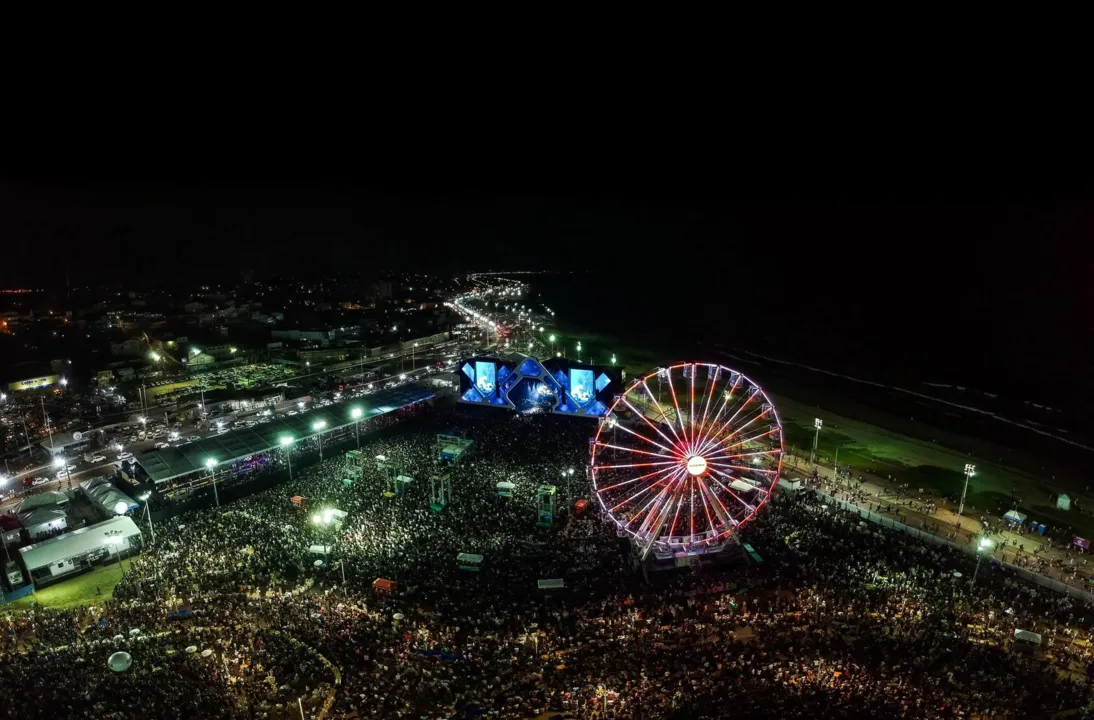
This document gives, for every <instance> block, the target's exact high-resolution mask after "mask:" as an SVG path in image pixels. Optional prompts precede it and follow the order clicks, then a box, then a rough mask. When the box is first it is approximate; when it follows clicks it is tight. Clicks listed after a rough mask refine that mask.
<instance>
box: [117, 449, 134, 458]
mask: <svg viewBox="0 0 1094 720" xmlns="http://www.w3.org/2000/svg"><path fill="white" fill-rule="evenodd" d="M131 457H133V453H131V452H128V451H126V452H123V453H118V459H119V460H128V459H129V458H131Z"/></svg>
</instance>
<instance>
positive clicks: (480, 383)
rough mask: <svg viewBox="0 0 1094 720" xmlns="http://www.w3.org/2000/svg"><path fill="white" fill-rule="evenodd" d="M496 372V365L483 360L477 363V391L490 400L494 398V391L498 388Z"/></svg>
mask: <svg viewBox="0 0 1094 720" xmlns="http://www.w3.org/2000/svg"><path fill="white" fill-rule="evenodd" d="M495 372H496V368H495V365H494V363H492V362H483V361H482V360H476V361H475V389H476V390H478V391H479V393H481V394H482V396H483V397H485V398H487V399H488V400H489V399H492V398H493V397H494V391H495V390H497V387H498V381H497V376H496V375H495Z"/></svg>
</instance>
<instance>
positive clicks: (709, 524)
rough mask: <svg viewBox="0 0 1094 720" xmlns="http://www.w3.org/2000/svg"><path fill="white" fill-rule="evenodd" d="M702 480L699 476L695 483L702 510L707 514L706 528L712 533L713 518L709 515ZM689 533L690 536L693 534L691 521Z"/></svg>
mask: <svg viewBox="0 0 1094 720" xmlns="http://www.w3.org/2000/svg"><path fill="white" fill-rule="evenodd" d="M702 482H703V481H702V479H701V478H695V484H696V485H698V486H699V499H700V500H702V501H703V512H704V514H706V516H707V529H708V530H710V532H711V533H714V532H715V530H714V519H713V518H712V517H711V516H710V504H709V503H708V502H707V495H706V492H705V491H704V488H703V485H702ZM692 496H693V499H694V489H693V490H692ZM691 534H692V537H694V536H695V527H694V523H692V528H691Z"/></svg>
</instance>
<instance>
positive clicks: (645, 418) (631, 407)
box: [623, 382, 679, 445]
mask: <svg viewBox="0 0 1094 720" xmlns="http://www.w3.org/2000/svg"><path fill="white" fill-rule="evenodd" d="M642 384H643V385H645V382H643V383H642ZM649 391H650V389H649V388H646V392H649ZM650 399H651V400H653V395H652V394H651V395H650ZM653 402H654V403H656V402H657V401H656V400H654V401H653ZM623 404H624V405H626V406H627V407H629V408H630V409H631V412H633V413H634V414H635V415H637V416H638V417H640V418H642V421H643V422H644V423H646V424H647V425H649V426H650V427H651V428H653V431H654V432H656V433H657V434H658V435H660V436H661V437H663V438H665V442H667V443H668V444H669V445H676V444H678V443H674V442H673V441H672V440H669V437H668V435H666V434H665V433H663V432H661V428H659V427H657V426H656V425H654V424H653V423H651V422H650V419H649V418H648V417H646V415H645V413H641V412H638V410H636V409H635V407H634V406H633V405H631V404H630V402H629V401H628V400H627V396H626V395H624V396H623ZM657 410H658V412H661V406H660V405H658V406H657ZM664 415H665V413H664V412H661V416H662V417H664ZM669 427H670V428H671V427H672V425H671V424H670V425H669ZM635 434H636V435H637V433H635ZM677 441H679V438H677Z"/></svg>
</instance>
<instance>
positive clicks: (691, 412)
mask: <svg viewBox="0 0 1094 720" xmlns="http://www.w3.org/2000/svg"><path fill="white" fill-rule="evenodd" d="M698 369H699V366H698V365H697V364H696V363H692V364H691V378H690V379H691V401H690V402H689V403H688V429H689V430H690V431H691V444H692V447H694V446H695V440H696V435H695V373H696V371H697V370H698Z"/></svg>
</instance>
